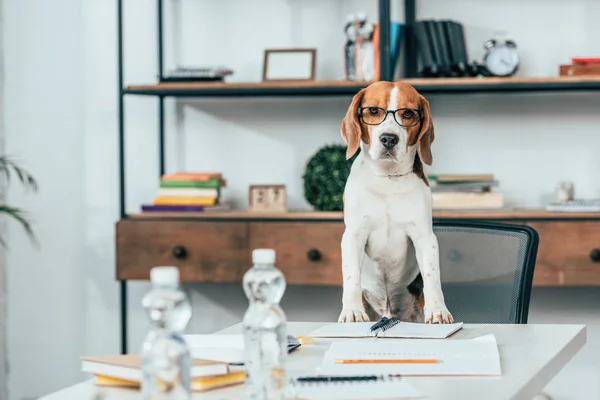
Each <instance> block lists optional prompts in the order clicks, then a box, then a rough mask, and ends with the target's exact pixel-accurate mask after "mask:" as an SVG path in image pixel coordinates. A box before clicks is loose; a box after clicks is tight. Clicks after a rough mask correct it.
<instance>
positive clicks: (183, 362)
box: [141, 267, 192, 400]
mask: <svg viewBox="0 0 600 400" xmlns="http://www.w3.org/2000/svg"><path fill="white" fill-rule="evenodd" d="M150 280H151V282H152V290H150V292H148V293H147V294H146V295H145V296H144V298H143V299H142V305H143V307H144V309H145V310H146V312H147V313H148V317H149V319H150V323H151V325H152V328H151V330H150V332H148V335H147V336H146V340H145V341H144V343H143V345H142V351H141V359H142V375H143V377H142V383H141V389H142V390H141V391H142V398H143V399H144V400H189V399H190V364H191V362H190V352H189V350H188V348H187V345H186V343H185V341H184V340H183V338H182V336H181V334H182V333H183V330H184V329H185V327H186V325H187V324H188V322H189V321H190V318H191V316H192V309H191V306H190V303H189V302H188V300H187V297H186V295H185V293H184V292H183V291H182V290H181V289H180V287H179V270H178V269H177V268H176V267H155V268H152V270H151V271H150Z"/></svg>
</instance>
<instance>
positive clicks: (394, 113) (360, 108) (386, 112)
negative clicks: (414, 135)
mask: <svg viewBox="0 0 600 400" xmlns="http://www.w3.org/2000/svg"><path fill="white" fill-rule="evenodd" d="M367 108H377V109H379V110H382V111H383V112H385V116H384V117H383V119H382V120H381V122H379V123H377V124H369V123H368V122H365V120H364V118H363V116H362V112H363V110H365V109H367ZM398 111H412V112H414V113H416V114H417V117H418V118H417V121H416V122H415V123H414V124H412V125H402V124H401V123H400V122H398V120H397V119H396V113H397V112H398ZM388 114H392V116H393V117H394V121H396V123H397V124H398V125H400V126H401V127H403V128H412V127H413V126H417V125H418V124H419V123H420V122H421V121H422V120H423V110H421V109H417V108H398V109H397V110H386V109H385V108H381V107H377V106H366V107H359V108H358V119H359V120H360V121H361V122H362V123H364V124H366V125H381V124H382V123H383V122H384V121H385V120H386V119H387V117H388Z"/></svg>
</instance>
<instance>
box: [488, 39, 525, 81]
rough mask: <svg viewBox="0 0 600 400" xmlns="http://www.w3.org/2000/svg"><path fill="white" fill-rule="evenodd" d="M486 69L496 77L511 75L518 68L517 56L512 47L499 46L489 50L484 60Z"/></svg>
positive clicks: (515, 50)
mask: <svg viewBox="0 0 600 400" xmlns="http://www.w3.org/2000/svg"><path fill="white" fill-rule="evenodd" d="M485 64H486V67H487V69H488V70H489V71H490V72H491V73H492V74H494V75H496V76H508V75H512V74H513V73H514V72H515V71H516V69H517V67H518V66H519V55H518V54H517V49H516V48H514V47H506V46H500V47H495V48H492V49H490V52H489V54H488V55H487V57H486V59H485Z"/></svg>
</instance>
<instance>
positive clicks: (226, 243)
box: [117, 220, 250, 282]
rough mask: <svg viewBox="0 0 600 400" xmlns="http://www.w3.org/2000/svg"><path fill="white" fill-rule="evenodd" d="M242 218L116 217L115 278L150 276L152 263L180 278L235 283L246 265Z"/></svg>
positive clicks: (190, 280) (245, 227) (192, 280)
mask: <svg viewBox="0 0 600 400" xmlns="http://www.w3.org/2000/svg"><path fill="white" fill-rule="evenodd" d="M249 256H250V250H249V249H248V224H247V223H245V222H218V223H215V222H210V221H168V220H163V221H161V220H156V221H150V220H122V221H120V222H119V223H118V224H117V278H118V279H121V280H123V279H150V269H151V268H152V267H154V266H158V265H174V266H177V267H179V270H180V274H181V280H182V281H186V282H240V281H241V280H242V277H243V275H244V272H245V271H246V269H247V268H249V265H248V259H249Z"/></svg>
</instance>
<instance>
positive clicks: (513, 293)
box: [434, 220, 539, 324]
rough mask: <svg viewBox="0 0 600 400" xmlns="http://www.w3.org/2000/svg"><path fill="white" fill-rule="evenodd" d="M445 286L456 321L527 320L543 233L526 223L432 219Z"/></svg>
mask: <svg viewBox="0 0 600 400" xmlns="http://www.w3.org/2000/svg"><path fill="white" fill-rule="evenodd" d="M434 232H435V234H436V236H437V238H438V241H439V248H440V272H441V275H442V289H443V292H444V298H445V300H446V305H447V306H448V309H449V310H450V312H451V313H452V315H453V316H454V319H455V320H456V321H462V322H465V323H488V324H489V323H512V324H515V323H516V324H525V323H527V316H528V313H529V299H530V295H531V285H532V281H533V270H534V267H535V261H536V256H537V248H538V242H539V236H538V234H537V232H536V231H535V230H534V229H532V228H530V227H528V226H523V225H512V224H503V223H493V222H478V221H468V220H466V221H465V220H460V221H450V220H445V221H437V220H436V221H434Z"/></svg>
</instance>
